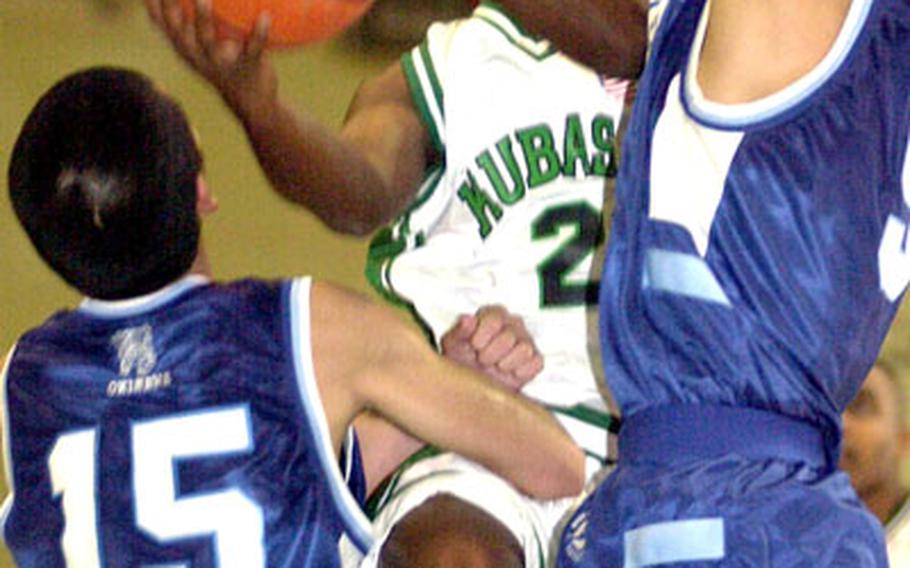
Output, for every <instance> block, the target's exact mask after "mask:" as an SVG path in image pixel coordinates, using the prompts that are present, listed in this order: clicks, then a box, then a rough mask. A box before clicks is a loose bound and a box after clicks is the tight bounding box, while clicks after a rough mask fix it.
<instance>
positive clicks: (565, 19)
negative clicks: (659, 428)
mask: <svg viewBox="0 0 910 568" xmlns="http://www.w3.org/2000/svg"><path fill="white" fill-rule="evenodd" d="M497 1H498V2H499V3H500V4H502V5H503V6H504V7H505V8H506V9H507V10H508V11H509V12H510V13H511V14H512V15H514V16H515V17H516V18H518V19H519V20H520V21H521V22H522V24H523V25H524V26H525V27H526V28H527V29H528V30H530V31H531V32H533V33H535V34H537V35H541V36H543V37H546V38H547V39H549V40H550V41H552V42H553V44H554V45H556V46H557V47H559V49H560V50H561V51H563V52H565V53H566V54H568V55H570V56H572V57H573V58H575V59H577V60H578V61H581V62H582V63H584V64H585V65H588V66H589V67H591V68H592V69H594V70H596V71H598V72H599V73H602V74H604V75H607V76H610V77H618V78H626V79H634V78H637V77H638V75H639V74H640V73H641V69H642V67H643V65H644V61H645V52H646V50H647V45H648V38H647V27H648V2H647V0H497Z"/></svg>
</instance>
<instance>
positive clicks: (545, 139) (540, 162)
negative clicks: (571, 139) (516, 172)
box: [515, 124, 559, 189]
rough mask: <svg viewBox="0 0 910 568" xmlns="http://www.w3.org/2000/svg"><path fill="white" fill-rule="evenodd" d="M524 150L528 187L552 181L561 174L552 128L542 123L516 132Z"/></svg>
mask: <svg viewBox="0 0 910 568" xmlns="http://www.w3.org/2000/svg"><path fill="white" fill-rule="evenodd" d="M515 134H516V135H517V137H518V141H519V142H520V143H521V147H522V149H523V150H524V155H525V162H526V163H527V166H528V188H530V189H534V188H535V187H539V186H541V185H543V184H545V183H548V182H551V181H553V180H554V179H556V177H557V176H558V175H559V156H558V155H557V154H556V149H555V147H554V142H553V133H552V132H551V131H550V128H549V127H548V126H547V125H545V124H541V125H538V126H532V127H530V128H525V129H523V130H519V131H517V132H516V133H515Z"/></svg>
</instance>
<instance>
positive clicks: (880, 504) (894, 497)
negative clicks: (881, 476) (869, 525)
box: [861, 479, 908, 525]
mask: <svg viewBox="0 0 910 568" xmlns="http://www.w3.org/2000/svg"><path fill="white" fill-rule="evenodd" d="M861 497H862V500H863V502H864V503H865V504H866V507H867V508H868V509H869V510H870V511H872V514H874V515H875V516H876V517H878V520H880V521H881V522H882V524H883V525H884V524H887V522H888V521H889V520H890V519H891V517H893V516H894V514H895V513H897V512H898V511H899V510H900V508H901V505H903V503H904V501H905V500H906V499H907V497H908V491H907V489H905V488H904V487H903V486H902V485H901V484H900V483H899V481H898V480H897V479H895V480H894V481H893V482H889V483H882V484H879V485H877V486H875V487H874V488H872V489H871V490H870V491H867V492H866V493H865V494H864V495H861Z"/></svg>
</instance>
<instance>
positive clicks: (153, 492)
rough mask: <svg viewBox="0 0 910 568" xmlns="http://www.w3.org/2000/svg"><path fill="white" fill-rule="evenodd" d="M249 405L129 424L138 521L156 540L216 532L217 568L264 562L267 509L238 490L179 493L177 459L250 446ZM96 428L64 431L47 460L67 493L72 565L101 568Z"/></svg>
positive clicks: (60, 490) (67, 547) (67, 550)
mask: <svg viewBox="0 0 910 568" xmlns="http://www.w3.org/2000/svg"><path fill="white" fill-rule="evenodd" d="M251 430H252V428H251V424H250V417H249V409H248V408H247V407H246V406H237V407H229V408H223V409H218V410H205V411H201V412H192V413H186V414H179V415H172V416H167V417H163V418H156V419H152V420H146V421H141V422H136V423H134V424H133V425H132V428H131V435H132V456H133V498H134V503H135V510H136V524H137V526H138V528H139V529H141V530H143V531H144V532H145V533H146V534H148V535H149V536H150V537H151V538H153V539H154V540H156V541H158V542H160V543H161V544H167V543H169V542H174V541H177V540H181V539H187V538H194V537H206V536H210V537H212V538H213V542H214V548H215V558H216V562H217V566H219V568H241V567H256V566H262V567H264V566H265V552H264V545H263V535H264V521H263V515H262V510H261V509H260V507H259V506H258V505H257V504H256V503H255V502H254V501H253V500H251V499H250V498H249V497H247V496H246V495H244V494H243V493H242V492H241V491H239V490H237V489H224V490H221V491H214V492H211V493H206V494H201V495H191V496H187V497H178V496H177V480H176V478H175V471H176V467H175V466H176V464H177V462H178V461H179V460H184V459H200V458H205V457H214V456H221V455H224V454H231V453H237V452H244V451H249V450H250V449H251V448H252V432H251ZM97 434H98V432H97V429H85V430H76V431H73V432H67V433H66V434H63V435H61V436H60V437H59V438H58V439H57V441H56V443H55V444H54V447H53V449H52V450H51V453H50V457H49V459H48V466H49V468H50V474H51V483H52V485H53V492H54V495H55V496H57V495H62V496H63V514H64V517H65V524H64V529H63V539H62V540H63V542H62V544H63V554H64V557H65V558H66V565H67V566H68V567H69V568H100V567H101V565H102V564H101V560H100V556H101V554H100V549H99V546H98V529H97V522H96V521H97V520H96V510H97V495H96V491H95V488H96V485H97V474H96V471H97V469H96V468H97V463H98V459H97V451H96V448H97Z"/></svg>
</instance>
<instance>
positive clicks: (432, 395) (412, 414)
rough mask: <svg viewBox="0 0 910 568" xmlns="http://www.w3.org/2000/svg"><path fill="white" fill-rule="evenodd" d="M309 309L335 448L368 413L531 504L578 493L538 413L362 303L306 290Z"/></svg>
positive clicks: (575, 467)
mask: <svg viewBox="0 0 910 568" xmlns="http://www.w3.org/2000/svg"><path fill="white" fill-rule="evenodd" d="M310 306H311V337H312V340H313V353H314V360H315V367H316V374H317V381H318V384H319V387H320V392H321V393H323V402H324V404H325V406H326V413H327V415H329V416H330V418H329V422H330V424H332V431H333V435H335V436H336V443H338V444H340V441H341V434H342V433H343V432H344V429H345V427H346V425H347V424H348V422H349V421H350V420H351V419H352V418H353V417H354V416H356V415H357V414H358V413H360V412H361V411H362V410H363V409H369V410H374V411H376V412H377V413H379V414H381V415H383V416H384V417H386V418H388V419H389V420H390V421H392V422H394V423H395V424H396V425H398V426H400V427H401V428H402V429H403V430H404V431H406V432H407V433H409V434H411V435H413V436H414V437H415V438H418V439H421V440H425V441H427V442H429V443H431V444H434V445H437V446H439V447H442V448H446V449H449V450H452V451H454V452H457V453H460V454H462V455H464V456H466V457H468V458H470V459H473V460H475V461H477V462H479V463H482V464H484V465H485V466H487V467H488V468H490V469H491V470H492V471H494V472H496V473H497V474H499V475H502V476H503V477H505V478H506V479H508V480H510V481H511V482H512V483H513V484H515V486H516V487H518V488H519V489H521V490H523V491H525V492H527V493H529V494H531V495H534V496H536V497H541V498H553V497H559V496H566V495H573V494H577V493H578V492H579V491H580V490H581V487H582V484H583V480H584V464H583V462H584V458H583V455H582V453H581V450H580V449H579V448H578V447H577V446H576V445H575V444H574V443H573V442H572V440H571V439H570V438H569V437H568V436H567V435H566V433H565V432H564V431H563V430H562V428H561V427H560V426H559V425H558V423H557V422H556V421H555V420H554V419H553V418H552V417H551V416H550V415H549V413H548V412H546V411H545V410H544V409H543V408H541V407H539V406H537V405H535V404H533V403H532V402H530V401H528V400H526V399H523V398H521V397H519V396H516V395H514V394H512V393H511V392H509V391H508V390H506V389H505V388H503V387H501V386H499V385H497V384H494V383H493V382H491V381H490V380H489V379H488V378H486V377H484V376H483V375H481V374H479V373H477V372H475V371H472V370H471V369H468V368H466V367H463V366H461V365H457V364H454V363H452V362H450V361H448V360H446V359H445V358H444V357H441V356H440V355H438V354H437V353H436V352H434V351H433V349H432V348H431V347H430V346H429V345H428V344H427V343H426V340H425V339H424V337H423V336H422V335H421V334H420V333H419V332H418V331H417V330H416V329H414V328H413V327H412V326H411V325H409V324H408V323H406V322H404V321H403V320H402V319H401V318H400V317H398V316H397V314H395V313H394V312H393V311H392V310H391V309H389V308H387V307H385V306H381V305H379V304H376V303H374V302H371V301H369V300H368V299H367V298H365V297H362V296H360V295H356V294H353V293H351V292H348V291H345V290H343V289H340V288H337V287H335V286H332V285H330V284H326V283H320V282H314V284H313V288H312V292H311V300H310ZM336 432H337V433H336ZM361 441H362V444H363V445H364V446H366V445H367V444H370V443H371V440H370V439H368V438H367V439H362V440H361ZM370 474H371V472H370V471H367V476H368V480H369V475H370Z"/></svg>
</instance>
